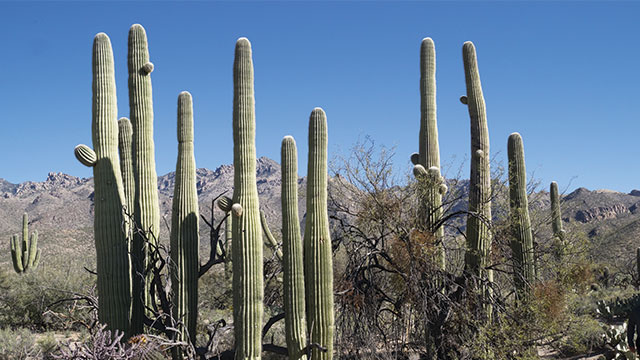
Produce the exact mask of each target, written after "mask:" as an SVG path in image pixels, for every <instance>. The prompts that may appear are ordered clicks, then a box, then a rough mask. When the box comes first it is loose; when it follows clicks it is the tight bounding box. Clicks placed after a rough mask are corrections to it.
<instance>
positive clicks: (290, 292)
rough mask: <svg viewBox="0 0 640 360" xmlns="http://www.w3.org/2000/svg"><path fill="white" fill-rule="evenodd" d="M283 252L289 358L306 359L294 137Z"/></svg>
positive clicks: (287, 169) (287, 146) (285, 177)
mask: <svg viewBox="0 0 640 360" xmlns="http://www.w3.org/2000/svg"><path fill="white" fill-rule="evenodd" d="M281 158H282V159H281V163H282V196H281V198H282V252H283V265H282V268H283V271H284V289H283V293H284V316H285V333H286V338H287V349H288V351H289V359H306V354H305V353H304V352H303V349H304V347H305V346H306V342H307V337H306V332H307V323H306V320H305V303H304V302H305V297H304V295H305V294H304V291H305V289H304V262H303V260H302V253H303V250H302V239H301V237H300V220H299V218H298V154H297V149H296V142H295V140H294V139H293V137H291V136H285V137H284V139H282V147H281Z"/></svg>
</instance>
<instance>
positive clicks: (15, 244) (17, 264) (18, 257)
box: [11, 234, 24, 274]
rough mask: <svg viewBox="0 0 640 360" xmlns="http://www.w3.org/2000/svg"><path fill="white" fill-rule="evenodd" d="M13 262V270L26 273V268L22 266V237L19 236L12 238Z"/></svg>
mask: <svg viewBox="0 0 640 360" xmlns="http://www.w3.org/2000/svg"><path fill="white" fill-rule="evenodd" d="M11 261H12V263H13V270H15V271H16V273H18V274H20V273H22V272H24V266H23V265H22V246H21V245H20V237H19V236H18V234H16V235H13V236H11Z"/></svg>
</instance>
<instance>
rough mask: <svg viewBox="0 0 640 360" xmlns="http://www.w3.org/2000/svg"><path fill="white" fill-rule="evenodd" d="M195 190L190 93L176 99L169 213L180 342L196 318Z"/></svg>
mask: <svg viewBox="0 0 640 360" xmlns="http://www.w3.org/2000/svg"><path fill="white" fill-rule="evenodd" d="M199 217H200V216H199V209H198V191H197V189H196V162H195V157H194V155H193V105H192V99H191V94H189V93H188V92H186V91H184V92H182V93H180V96H179V97H178V160H177V164H176V176H175V186H174V194H173V205H172V212H171V250H170V255H171V260H172V263H173V264H172V266H171V267H170V270H171V278H172V281H171V285H172V290H173V291H172V293H173V311H174V315H175V316H176V317H177V318H179V319H181V320H182V321H183V322H184V324H185V325H186V329H184V328H183V329H181V332H180V334H179V336H178V340H180V341H189V340H191V341H195V337H196V322H197V315H198V272H199V270H200V262H199V254H198V247H199V246H200V241H199V236H198V219H199Z"/></svg>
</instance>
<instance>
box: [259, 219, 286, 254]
mask: <svg viewBox="0 0 640 360" xmlns="http://www.w3.org/2000/svg"><path fill="white" fill-rule="evenodd" d="M260 224H261V225H262V231H264V235H265V236H266V238H267V245H269V247H270V248H271V250H273V252H274V253H275V254H276V256H277V257H278V260H280V261H282V249H281V248H280V245H279V244H278V241H277V240H276V238H274V237H273V234H272V233H271V230H269V224H268V223H267V217H266V216H264V211H260Z"/></svg>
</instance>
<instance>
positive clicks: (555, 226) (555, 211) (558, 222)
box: [549, 181, 565, 259]
mask: <svg viewBox="0 0 640 360" xmlns="http://www.w3.org/2000/svg"><path fill="white" fill-rule="evenodd" d="M549 197H550V198H551V228H552V230H553V238H554V243H555V244H554V246H555V253H556V257H557V258H559V259H560V258H562V256H563V254H564V247H565V243H564V234H565V232H564V229H563V228H562V213H561V212H560V195H558V183H557V182H555V181H552V182H551V185H549Z"/></svg>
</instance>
